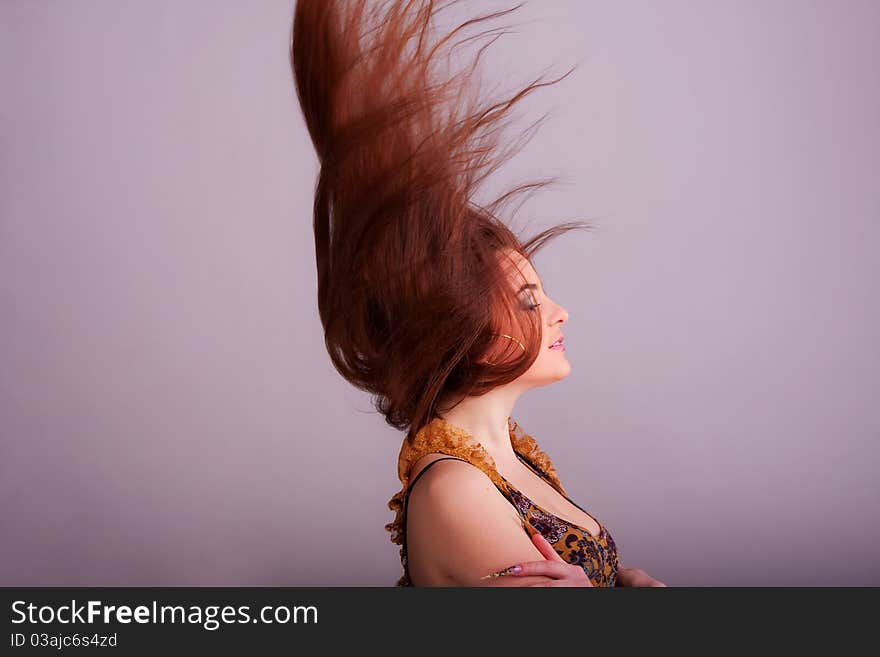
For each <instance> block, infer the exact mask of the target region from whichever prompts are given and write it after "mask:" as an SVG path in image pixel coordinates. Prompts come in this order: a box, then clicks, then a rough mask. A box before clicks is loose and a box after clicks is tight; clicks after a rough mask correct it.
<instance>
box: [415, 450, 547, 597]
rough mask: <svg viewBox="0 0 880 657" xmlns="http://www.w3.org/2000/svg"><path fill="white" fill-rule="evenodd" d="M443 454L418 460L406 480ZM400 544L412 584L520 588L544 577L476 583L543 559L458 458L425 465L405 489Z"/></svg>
mask: <svg viewBox="0 0 880 657" xmlns="http://www.w3.org/2000/svg"><path fill="white" fill-rule="evenodd" d="M444 456H446V455H445V454H428V455H426V456H424V457H422V458H421V459H420V460H419V461H417V462H416V463H415V464H414V466H413V469H412V479H411V480H414V479H415V476H417V475H418V474H419V472H421V470H422V469H424V468H425V467H426V466H427V465H428V464H429V463H432V462H433V461H436V460H438V459H441V458H443V457H444ZM406 540H407V557H408V565H409V572H410V578H411V579H412V581H413V583H414V584H415V585H417V586H508V585H510V586H525V585H527V584H533V583H536V582H540V581H546V580H547V579H548V578H547V577H544V576H530V577H516V578H507V577H501V578H494V579H491V580H481V579H480V577H481V576H482V575H485V574H488V573H490V572H493V571H495V570H500V569H502V568H506V567H507V566H510V565H512V564H514V563H518V562H524V561H538V560H541V559H543V556H542V555H541V553H540V552H539V551H538V549H537V548H536V547H535V546H534V545H533V543H532V541H531V539H530V538H529V536H528V534H527V532H526V531H525V530H524V529H523V525H522V519H521V518H520V516H519V514H518V513H517V511H516V509H515V508H514V507H513V505H512V504H510V502H509V501H508V500H507V499H506V498H505V497H504V496H503V495H502V494H501V492H500V491H499V490H498V489H497V488H496V487H495V484H494V483H493V482H492V480H491V479H490V478H489V477H488V476H486V474H485V473H484V472H483V471H482V470H480V469H479V468H477V467H476V466H474V465H472V464H471V463H468V462H467V461H464V460H459V459H446V460H443V461H442V462H441V463H437V464H436V465H433V466H431V467H430V468H429V469H428V470H427V471H425V472H424V473H423V474H422V475H421V476H420V477H419V480H418V481H417V482H416V485H414V486H413V487H412V488H411V489H410V493H409V502H408V509H407V537H406Z"/></svg>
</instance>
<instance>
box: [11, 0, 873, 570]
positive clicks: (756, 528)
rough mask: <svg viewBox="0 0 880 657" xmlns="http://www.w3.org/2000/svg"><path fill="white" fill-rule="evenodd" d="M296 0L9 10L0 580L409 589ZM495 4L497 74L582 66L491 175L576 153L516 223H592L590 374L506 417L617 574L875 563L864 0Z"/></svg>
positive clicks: (393, 448) (579, 353)
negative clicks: (297, 26)
mask: <svg viewBox="0 0 880 657" xmlns="http://www.w3.org/2000/svg"><path fill="white" fill-rule="evenodd" d="M463 4H465V5H467V11H469V12H471V13H473V12H481V11H483V10H489V9H494V8H500V7H506V6H511V5H512V4H514V3H513V2H505V3H500V2H476V1H473V2H470V1H469V2H467V3H463ZM292 7H293V2H292V1H291V0H278V1H273V2H270V1H268V0H261V1H260V2H243V1H241V0H235V1H225V2H216V1H214V0H211V1H208V0H205V1H200V2H195V1H192V2H185V3H183V2H176V1H175V2H172V1H170V0H164V1H159V0H149V1H139V2H134V1H126V2H121V1H119V0H105V1H101V2H98V1H85V0H78V1H76V2H74V1H72V0H66V1H63V2H62V1H55V2H50V1H46V0H43V1H39V2H37V1H30V0H4V1H3V2H2V3H0V74H2V86H3V102H2V103H0V132H2V149H0V212H2V214H0V434H2V443H0V477H2V479H0V505H2V507H0V536H2V540H0V584H3V585H267V586H270V585H296V586H336V585H355V586H362V585H363V586H367V585H369V586H390V585H392V584H393V583H394V582H395V581H396V579H397V577H398V576H399V574H400V563H399V558H398V547H397V546H396V545H393V544H391V543H390V541H389V537H388V533H387V532H386V531H385V530H384V528H383V526H384V524H385V523H387V522H389V521H390V520H391V519H392V517H393V516H392V514H391V511H390V510H389V509H388V508H387V506H386V503H387V501H388V499H389V498H390V497H391V495H393V494H394V493H395V492H396V491H397V490H398V489H399V485H400V484H399V482H398V480H397V477H396V457H397V452H398V448H399V445H400V441H401V439H402V434H400V433H398V432H397V431H395V430H394V429H392V428H390V427H389V426H387V425H386V424H385V423H384V420H383V419H382V418H381V417H380V416H378V415H377V414H376V413H375V412H374V411H373V410H372V407H371V405H370V401H369V398H368V397H366V396H365V395H364V394H362V393H360V392H359V391H357V390H355V389H353V388H352V387H351V386H349V385H348V384H347V383H346V382H345V381H344V380H342V379H341V378H340V377H339V376H338V374H337V373H336V372H335V370H334V369H333V368H332V366H331V364H330V361H329V358H328V356H327V354H326V352H325V351H324V346H323V335H322V332H321V326H320V322H319V320H318V315H317V310H316V300H315V267H314V252H313V241H312V239H313V238H312V234H311V217H310V210H311V202H312V190H313V184H314V177H315V174H316V171H317V162H316V158H315V155H314V152H313V151H312V149H311V145H310V142H309V140H308V137H307V134H306V131H305V127H304V124H303V122H302V119H301V115H300V114H299V109H298V105H297V103H296V98H295V95H294V91H293V84H292V80H291V75H290V71H289V67H288V62H287V46H288V43H287V39H288V34H289V29H290V19H291V16H292ZM458 14H459V15H461V11H460V10H459V12H458ZM513 20H516V21H519V22H522V21H527V23H526V24H523V25H521V26H520V27H518V28H517V33H516V34H511V35H507V36H505V37H503V38H502V39H501V40H500V41H497V42H496V43H495V45H494V46H493V47H492V50H491V51H490V54H489V55H487V58H486V59H485V66H486V68H485V69H484V71H485V74H484V80H485V81H486V83H487V84H495V85H497V89H498V90H499V91H510V90H513V89H515V88H516V87H518V86H519V85H520V83H525V82H528V81H529V80H530V79H533V78H534V77H535V76H536V75H538V74H540V73H541V72H542V71H545V70H549V71H550V72H551V73H552V74H554V75H560V74H561V73H563V72H564V71H565V70H567V68H568V66H570V65H571V64H573V63H575V62H576V61H581V64H580V67H579V68H578V70H577V71H576V72H575V73H573V74H572V75H571V76H570V77H569V78H567V79H566V80H565V81H563V82H561V83H560V84H558V85H556V86H554V87H551V88H549V89H545V90H542V91H539V92H537V93H536V94H534V95H533V96H531V97H529V98H528V100H527V102H526V104H525V105H523V106H522V107H523V110H521V111H520V116H521V117H522V119H521V120H520V121H519V122H518V124H517V125H518V126H519V127H525V126H526V125H527V124H528V123H529V122H530V121H531V120H533V119H534V118H537V117H538V116H539V115H540V113H542V112H544V111H548V110H550V111H551V116H550V117H549V119H548V120H547V122H546V123H545V124H544V126H543V127H542V128H541V129H540V130H539V132H538V133H537V135H536V136H535V137H534V139H533V140H532V141H531V142H530V144H529V145H528V146H527V148H526V149H525V150H524V151H523V153H522V154H521V155H520V156H519V157H518V158H516V159H515V160H514V161H513V162H511V163H510V165H509V166H507V167H505V168H504V169H502V171H501V172H499V174H498V175H497V176H496V177H495V179H494V181H493V183H492V185H491V186H490V187H488V188H487V193H488V192H492V191H499V190H500V189H502V188H504V187H506V186H508V185H509V184H511V183H514V182H521V181H523V180H528V179H533V178H540V177H542V176H545V175H559V176H561V177H562V183H561V184H560V185H558V186H557V187H553V188H550V189H547V190H545V191H543V192H541V193H539V194H538V195H537V196H535V197H533V198H532V199H531V200H530V201H528V203H526V204H525V205H524V206H523V208H522V209H521V210H520V212H519V213H518V215H517V216H516V217H515V218H512V223H513V225H514V226H515V227H516V228H518V229H524V230H525V232H531V231H533V230H537V229H540V228H541V227H544V226H545V225H546V224H549V223H553V222H556V221H558V220H563V219H569V218H573V217H585V218H592V219H594V220H595V222H596V223H597V230H596V231H595V232H594V233H583V232H578V233H570V234H568V235H567V236H564V237H562V238H560V239H559V240H557V241H556V242H554V243H552V244H551V245H550V246H548V247H547V250H546V251H544V252H542V253H541V254H540V255H539V256H538V257H537V258H536V263H535V264H536V266H537V269H538V272H539V274H540V275H541V276H542V277H543V278H544V282H545V284H546V287H547V290H548V292H549V293H550V294H551V295H552V296H553V297H554V299H555V300H557V301H558V302H560V303H562V304H563V305H564V306H565V307H566V308H567V309H568V311H569V313H570V318H569V321H568V323H567V325H566V326H565V327H564V328H565V332H566V344H567V346H568V351H567V355H568V358H569V360H570V361H571V362H572V365H573V369H572V373H571V375H570V376H569V377H568V378H567V379H565V380H563V381H561V382H558V383H556V384H554V385H552V386H547V387H544V388H539V389H536V390H533V391H531V392H530V393H528V394H527V395H525V396H524V397H523V398H522V399H521V400H520V402H519V404H518V405H517V407H516V408H515V411H514V417H515V419H517V420H518V421H519V422H520V424H521V425H523V427H524V428H525V429H526V430H527V431H528V432H529V433H531V434H532V435H533V436H534V437H535V438H536V439H537V440H538V441H539V443H540V444H541V445H542V447H543V448H544V449H545V450H546V451H547V452H548V453H549V454H550V456H551V458H552V459H553V460H554V462H555V464H556V465H557V468H558V470H559V473H560V476H561V478H562V480H563V482H564V483H565V484H566V486H567V487H568V489H569V491H570V493H571V495H572V497H573V499H575V500H576V501H578V502H579V503H581V504H582V505H583V506H586V507H587V508H588V509H589V510H590V511H592V512H593V513H594V514H595V515H596V516H597V517H599V518H600V519H601V520H602V521H603V522H604V523H605V524H606V525H607V526H608V528H609V530H611V532H612V533H613V535H614V537H615V539H616V540H617V543H618V547H619V549H620V556H621V562H622V563H623V564H624V565H626V566H635V567H640V568H643V569H645V570H647V571H648V572H649V573H651V574H652V575H654V576H655V577H657V578H659V579H661V580H663V581H665V582H666V583H667V584H668V585H670V586H706V585H768V586H777V585H880V564H878V560H877V555H878V554H880V527H878V516H880V514H878V506H880V504H878V503H880V484H878V476H877V472H878V456H880V446H878V437H880V420H878V416H877V410H876V407H877V406H876V403H877V398H878V369H880V368H878V366H880V349H878V342H877V336H878V317H880V313H878V311H880V295H878V294H877V281H878V273H880V265H878V260H877V256H876V249H877V246H878V244H880V221H878V220H880V185H878V183H880V175H878V174H880V68H878V62H880V3H877V2H875V1H874V0H865V1H857V0H848V1H847V2H844V3H840V2H833V1H831V0H825V1H823V2H808V1H795V0H790V1H786V2H781V1H778V0H774V1H767V0H761V1H760V2H758V1H749V2H741V1H739V0H737V1H733V0H726V1H724V2H721V1H713V2H702V1H697V0H689V1H676V2H672V1H668V0H667V1H664V2H648V1H639V2H633V1H627V2H614V3H608V2H593V1H591V2H586V1H583V0H569V1H562V0H552V1H542V2H532V3H530V4H528V5H526V6H525V7H524V8H523V9H521V10H520V11H519V12H518V14H517V15H516V16H515V17H514V18H513ZM551 77H552V76H551Z"/></svg>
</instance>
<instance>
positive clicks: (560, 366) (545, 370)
mask: <svg viewBox="0 0 880 657" xmlns="http://www.w3.org/2000/svg"><path fill="white" fill-rule="evenodd" d="M506 256H507V257H506V258H505V259H503V261H504V262H505V263H509V264H508V265H506V266H510V281H511V289H512V291H513V293H514V294H515V295H516V300H517V304H518V306H519V307H520V308H522V310H523V312H531V313H537V314H538V315H539V318H540V324H541V331H542V333H543V340H542V346H541V351H540V352H539V354H538V357H537V358H536V359H535V361H534V362H533V363H532V365H531V367H530V368H529V369H528V370H526V371H525V372H524V373H523V374H522V375H521V376H520V377H519V378H518V379H516V383H517V384H525V385H527V386H528V387H530V388H534V387H539V386H544V385H547V384H550V383H553V382H555V381H559V380H560V379H564V378H565V377H566V376H568V375H569V373H570V372H571V363H570V362H569V361H568V358H566V356H565V347H564V346H562V347H558V346H557V347H552V348H551V345H552V344H553V343H554V342H556V341H557V340H558V339H559V338H560V337H561V336H562V324H563V323H565V322H566V321H568V311H566V310H565V308H563V307H562V306H560V305H559V304H557V303H556V302H555V301H553V299H551V298H550V297H549V296H547V293H546V291H545V290H544V286H543V283H542V282H541V279H540V278H539V277H538V273H537V272H536V271H535V268H534V267H532V263H530V262H529V261H528V259H527V258H524V257H523V256H522V255H521V254H519V253H517V252H516V251H507V253H506ZM503 332H504V333H506V334H507V335H512V336H513V337H515V338H517V339H518V340H522V339H523V337H524V336H521V335H516V329H505V330H504V331H503ZM511 347H513V348H514V349H516V350H519V349H520V347H519V345H518V344H517V343H516V342H514V341H513V340H510V339H509V338H505V337H502V336H495V343H494V347H493V352H492V353H493V354H494V355H495V356H496V357H493V355H490V356H489V360H493V361H495V360H496V358H502V357H503V354H510V353H511V352H510V348H511Z"/></svg>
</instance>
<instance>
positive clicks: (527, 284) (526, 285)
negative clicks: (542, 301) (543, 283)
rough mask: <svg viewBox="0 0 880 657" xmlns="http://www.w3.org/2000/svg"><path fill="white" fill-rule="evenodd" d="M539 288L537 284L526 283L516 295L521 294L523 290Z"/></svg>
mask: <svg viewBox="0 0 880 657" xmlns="http://www.w3.org/2000/svg"><path fill="white" fill-rule="evenodd" d="M537 289H538V286H537V285H536V284H535V283H526V284H525V285H523V286H522V287H521V288H519V289H518V290H517V291H516V293H517V294H519V293H520V292H522V291H523V290H537Z"/></svg>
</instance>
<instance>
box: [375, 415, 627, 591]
mask: <svg viewBox="0 0 880 657" xmlns="http://www.w3.org/2000/svg"><path fill="white" fill-rule="evenodd" d="M508 428H509V432H510V440H511V444H512V445H513V448H514V452H515V453H516V456H517V458H519V459H520V461H521V462H522V463H524V464H525V465H526V466H527V467H529V468H530V469H531V470H532V471H533V472H534V473H535V474H536V475H538V476H539V477H541V478H542V479H544V480H545V481H546V482H547V483H548V484H550V485H551V486H552V487H553V488H554V489H556V490H557V491H558V492H559V493H560V494H561V495H562V496H563V497H564V498H565V499H566V500H568V501H569V502H571V503H572V504H573V505H574V506H576V507H577V508H578V509H580V510H581V511H583V512H584V513H586V514H587V515H589V516H590V517H591V518H593V520H595V521H596V525H597V526H598V527H599V532H598V534H597V535H596V536H593V535H592V534H591V533H590V531H589V530H588V529H586V528H585V527H580V526H578V525H574V524H572V523H570V522H567V521H565V520H563V519H562V518H559V517H558V516H555V515H553V514H552V513H550V512H549V511H547V510H546V509H543V508H541V507H540V506H538V505H537V504H536V503H535V502H533V501H532V500H530V499H529V498H528V497H526V496H525V494H523V493H522V492H520V491H519V490H517V489H516V488H515V487H514V486H513V484H511V483H510V482H509V481H507V479H505V478H504V477H502V476H501V474H500V473H499V472H498V471H497V469H496V468H495V462H494V460H493V459H492V457H491V455H489V453H488V452H486V450H485V449H484V448H483V447H482V445H480V444H479V443H478V442H477V441H476V440H474V439H473V437H472V436H471V435H470V434H468V433H467V432H466V431H464V430H463V429H461V428H459V427H457V426H455V425H452V424H450V423H449V422H447V421H445V420H444V419H442V418H439V417H437V418H434V419H433V420H431V421H430V422H429V423H428V424H426V425H425V426H424V427H422V429H420V430H419V431H418V433H417V434H416V435H415V437H414V440H413V441H412V443H411V444H410V443H409V442H408V441H407V440H404V441H403V445H402V446H401V449H400V455H399V457H398V462H397V471H398V478H399V479H400V482H401V484H402V485H403V487H402V488H401V490H400V491H399V492H398V493H396V494H395V495H394V497H392V498H391V500H390V501H389V502H388V507H389V508H390V509H391V510H393V511H395V519H394V521H393V522H390V523H388V524H387V525H385V529H387V530H388V531H389V532H391V542H392V543H395V544H398V545H400V546H401V547H400V562H401V565H402V566H403V575H402V576H401V577H400V579H399V580H398V581H397V586H413V584H412V581H411V580H410V578H409V568H408V565H407V556H406V504H407V500H408V497H409V491H410V489H411V488H412V486H413V484H415V482H416V481H417V480H418V478H419V477H420V476H421V475H422V474H423V473H424V472H426V471H427V470H428V468H429V467H430V466H431V465H433V464H434V463H437V462H439V461H441V460H445V459H443V458H441V459H437V460H435V461H432V462H431V463H429V464H428V465H427V466H426V467H424V468H422V469H421V471H419V473H418V474H417V475H416V477H415V479H413V480H412V481H410V480H409V479H410V472H411V470H412V466H413V465H414V464H415V463H417V462H418V461H419V459H421V458H422V457H423V456H425V455H426V454H433V453H442V454H447V455H448V456H451V457H455V458H458V459H460V460H463V461H467V462H468V463H471V464H472V465H474V466H476V467H477V468H479V469H480V470H482V471H483V472H484V473H485V474H486V475H487V476H488V477H489V478H490V479H491V480H492V483H494V484H495V487H496V488H497V489H498V490H499V491H500V492H501V494H502V495H504V497H505V498H507V500H508V501H509V502H510V503H511V504H512V505H513V506H514V508H515V509H516V510H517V512H518V513H519V516H520V519H521V521H522V526H523V529H524V530H525V532H526V533H527V534H528V535H531V534H533V533H535V532H540V533H541V534H542V535H543V536H544V538H546V539H547V541H548V542H549V543H550V544H551V545H552V546H553V548H554V549H555V550H556V552H557V554H559V555H560V556H561V557H562V558H563V559H564V560H565V561H567V562H568V563H571V564H576V565H578V566H581V567H582V568H583V569H584V572H585V573H586V574H587V576H588V577H589V578H590V581H591V582H592V583H593V586H595V587H611V586H615V585H616V584H617V572H618V568H619V555H618V551H617V546H616V545H615V543H614V539H613V538H612V536H611V534H610V533H609V531H608V528H607V527H605V525H604V524H603V523H601V522H599V520H597V519H596V517H595V516H593V515H592V514H591V513H589V512H588V511H587V510H586V509H584V508H583V507H581V506H580V505H578V504H577V503H575V502H574V501H573V500H571V499H570V498H569V497H568V495H567V494H566V492H565V489H564V488H563V486H562V483H561V482H560V481H559V477H558V476H557V474H556V469H555V468H554V467H553V463H552V462H551V461H550V458H549V457H548V456H547V454H545V453H544V452H543V451H542V450H541V448H540V447H538V444H537V442H535V440H534V438H532V437H531V436H529V435H528V434H525V433H524V432H523V431H522V429H521V428H520V427H519V425H518V424H517V423H516V422H515V421H513V420H512V419H510V418H508Z"/></svg>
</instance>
